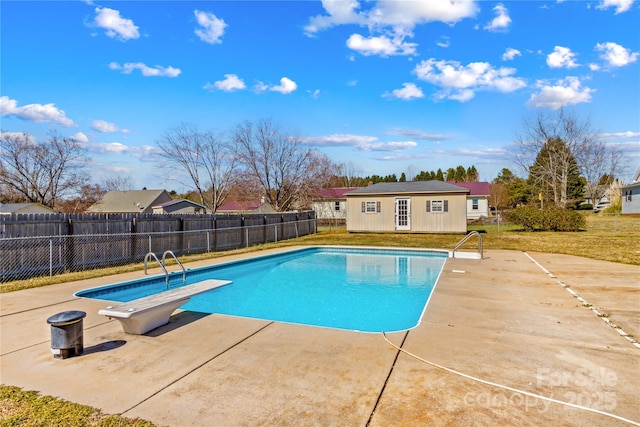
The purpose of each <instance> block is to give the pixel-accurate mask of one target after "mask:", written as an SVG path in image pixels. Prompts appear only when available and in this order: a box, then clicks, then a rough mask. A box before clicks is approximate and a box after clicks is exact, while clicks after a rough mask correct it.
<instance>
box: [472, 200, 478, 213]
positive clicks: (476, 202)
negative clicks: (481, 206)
mask: <svg viewBox="0 0 640 427" xmlns="http://www.w3.org/2000/svg"><path fill="white" fill-rule="evenodd" d="M471 209H472V210H474V211H477V210H478V199H471Z"/></svg>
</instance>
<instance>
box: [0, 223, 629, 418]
mask: <svg viewBox="0 0 640 427" xmlns="http://www.w3.org/2000/svg"><path fill="white" fill-rule="evenodd" d="M586 216H587V217H586V219H587V229H586V230H584V231H581V232H577V233H557V232H524V231H521V230H519V229H518V227H517V226H514V225H509V224H501V225H500V226H498V225H496V224H484V225H473V226H470V227H469V231H472V230H475V231H479V232H480V233H481V234H482V236H483V245H484V248H485V249H511V250H518V251H529V252H547V253H559V254H568V255H577V256H582V257H587V258H593V259H598V260H604V261H612V262H619V263H626V264H633V265H640V248H638V242H639V241H640V227H639V225H640V217H628V216H620V215H606V214H598V215H594V214H591V213H587V214H586ZM318 231H319V232H318V233H317V234H314V235H310V236H305V237H301V238H299V239H294V240H288V241H284V242H279V243H272V244H266V245H259V246H255V247H252V248H248V249H242V250H236V251H231V252H220V253H211V254H204V255H197V256H189V257H181V261H182V262H184V263H187V262H192V261H196V260H201V259H209V258H217V257H221V256H225V255H230V254H236V253H244V252H252V251H258V250H262V249H269V248H276V247H285V246H291V245H352V246H388V247H412V248H433V249H452V248H453V247H454V246H455V245H456V243H457V242H459V241H460V239H461V238H462V237H463V236H462V235H460V234H453V235H452V234H394V233H377V234H364V233H363V234H350V233H347V232H346V231H345V229H344V227H335V226H334V227H328V226H327V227H319V230H318ZM476 247H477V239H475V238H473V239H471V240H470V241H469V242H467V244H465V246H464V247H463V249H464V250H473V249H475V248H476ZM142 269H143V265H142V264H136V265H129V266H125V267H114V268H109V269H102V270H94V271H89V272H83V273H73V274H65V275H60V276H54V277H51V278H50V277H46V278H38V279H32V280H25V281H20V282H8V283H4V284H0V285H1V292H11V291H14V290H19V289H27V288H30V287H38V286H47V285H53V284H56V283H63V282H69V281H73V280H81V279H87V278H90V277H99V276H106V275H111V274H117V273H123V272H127V271H136V270H142ZM0 399H1V400H0V427H3V426H123V427H125V426H127V427H128V426H136V427H137V426H140V427H143V426H153V424H152V423H149V422H147V421H144V420H139V419H134V420H132V419H128V418H124V417H120V416H118V415H105V414H103V413H101V412H100V411H99V410H97V409H94V408H91V407H88V406H84V405H79V404H76V403H71V402H67V401H64V400H60V399H55V398H53V397H49V396H40V395H39V394H38V393H36V392H33V391H22V390H21V389H19V388H17V387H10V386H5V385H2V386H0Z"/></svg>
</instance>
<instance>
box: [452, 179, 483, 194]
mask: <svg viewBox="0 0 640 427" xmlns="http://www.w3.org/2000/svg"><path fill="white" fill-rule="evenodd" d="M447 182H448V183H449V184H453V185H457V186H458V187H464V188H466V189H468V190H469V195H470V196H488V195H489V183H488V182H454V181H447Z"/></svg>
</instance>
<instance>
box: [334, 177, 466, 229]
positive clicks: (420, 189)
mask: <svg viewBox="0 0 640 427" xmlns="http://www.w3.org/2000/svg"><path fill="white" fill-rule="evenodd" d="M468 194H469V189H467V188H464V187H460V186H458V185H453V184H449V183H446V182H442V181H435V180H434V181H410V182H382V183H378V184H374V185H370V186H368V187H363V188H359V189H357V190H353V191H350V192H348V193H346V196H347V231H350V232H375V233H379V232H407V233H466V232H467V195H468Z"/></svg>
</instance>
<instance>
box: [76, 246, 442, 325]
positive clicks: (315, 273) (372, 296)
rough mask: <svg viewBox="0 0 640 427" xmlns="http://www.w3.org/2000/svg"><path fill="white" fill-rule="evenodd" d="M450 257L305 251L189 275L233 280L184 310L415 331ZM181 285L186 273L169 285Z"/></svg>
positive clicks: (102, 291) (140, 289)
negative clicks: (411, 329)
mask: <svg viewBox="0 0 640 427" xmlns="http://www.w3.org/2000/svg"><path fill="white" fill-rule="evenodd" d="M446 259H447V254H446V253H444V252H436V251H417V250H390V249H353V248H334V247H330V248H328V247H327V248H318V247H314V248H306V249H301V250H295V251H289V252H285V253H282V254H277V255H268V256H262V257H256V258H251V259H248V260H243V261H237V262H230V263H226V264H221V265H217V266H210V267H203V268H198V269H193V270H187V284H190V283H195V282H199V281H201V280H205V279H222V280H231V281H232V282H233V283H231V284H230V285H227V286H223V287H221V288H217V289H213V290H211V291H209V292H206V293H203V294H200V295H196V296H194V297H192V298H191V300H190V301H189V302H188V303H187V304H185V305H183V306H182V307H181V308H182V309H185V310H190V311H197V312H202V313H218V314H227V315H233V316H244V317H251V318H258V319H265V320H275V321H280V322H290V323H299V324H306V325H314V326H324V327H329V328H338V329H348V330H356V331H362V332H381V331H386V332H393V331H400V330H406V329H410V328H412V327H414V326H416V325H417V324H418V323H419V322H420V319H421V317H422V313H423V311H424V309H425V308H426V304H427V302H428V300H429V297H430V296H431V293H432V291H433V289H434V287H435V284H436V281H437V279H438V277H439V275H440V272H441V271H442V268H443V266H444V262H445V260H446ZM181 285H182V273H174V274H171V276H170V287H176V286H181ZM164 290H166V284H165V278H164V275H162V276H154V277H152V278H146V279H141V280H136V281H131V282H125V283H120V284H117V285H112V286H108V287H102V288H95V289H88V290H85V291H81V292H78V293H77V294H76V295H77V296H80V297H85V298H98V299H105V300H110V301H118V302H124V301H130V300H132V299H136V298H141V297H143V296H147V295H151V294H154V293H157V292H162V291H164Z"/></svg>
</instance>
